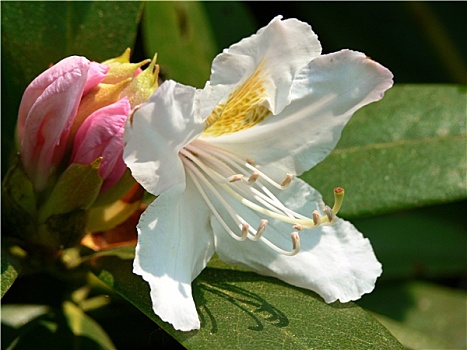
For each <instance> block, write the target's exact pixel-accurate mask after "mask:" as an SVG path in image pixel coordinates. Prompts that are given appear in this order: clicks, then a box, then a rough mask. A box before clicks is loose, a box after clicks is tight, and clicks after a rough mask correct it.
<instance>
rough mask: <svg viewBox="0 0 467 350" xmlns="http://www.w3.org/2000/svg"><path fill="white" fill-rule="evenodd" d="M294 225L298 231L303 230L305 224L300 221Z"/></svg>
mask: <svg viewBox="0 0 467 350" xmlns="http://www.w3.org/2000/svg"><path fill="white" fill-rule="evenodd" d="M292 227H293V228H294V229H296V230H297V231H303V226H302V225H300V224H298V223H297V224H294V225H293V226H292Z"/></svg>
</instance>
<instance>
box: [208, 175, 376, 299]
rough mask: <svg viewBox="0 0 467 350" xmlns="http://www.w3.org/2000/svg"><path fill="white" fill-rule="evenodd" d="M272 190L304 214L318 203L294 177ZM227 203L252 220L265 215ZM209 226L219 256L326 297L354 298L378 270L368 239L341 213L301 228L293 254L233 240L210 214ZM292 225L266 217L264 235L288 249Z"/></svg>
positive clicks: (317, 196) (367, 287)
mask: <svg viewBox="0 0 467 350" xmlns="http://www.w3.org/2000/svg"><path fill="white" fill-rule="evenodd" d="M275 194H276V195H277V196H278V197H279V199H281V200H282V202H283V203H284V204H285V205H286V206H287V207H288V208H290V209H294V210H296V211H297V212H300V213H302V214H304V215H306V214H308V215H311V212H312V211H313V210H314V209H317V210H320V209H322V208H323V204H322V202H321V196H320V194H319V193H318V192H317V191H316V190H314V189H313V188H311V187H310V186H308V185H307V184H306V183H304V182H303V181H301V180H299V179H295V180H294V181H293V182H292V184H291V185H290V186H289V187H288V188H287V189H286V190H285V191H283V192H282V193H275ZM231 204H232V205H233V206H234V207H235V209H236V210H237V211H238V212H239V213H240V214H241V215H242V216H243V217H244V218H246V219H247V220H248V222H249V223H250V224H251V225H254V224H255V223H257V224H259V220H260V219H264V217H262V216H259V215H258V214H257V213H255V212H253V211H251V210H249V209H246V208H245V207H243V208H242V205H240V204H233V202H231ZM212 226H213V230H214V235H215V236H216V240H215V242H216V252H217V253H218V254H219V257H220V258H221V259H222V260H223V261H225V262H227V263H231V264H237V265H241V266H244V267H248V268H250V269H252V270H254V271H256V272H258V273H260V274H263V275H267V276H273V277H277V278H279V279H281V280H283V281H285V282H287V283H289V284H292V285H294V286H298V287H302V288H306V289H309V290H312V291H315V292H316V293H318V294H320V295H321V296H322V297H323V298H324V300H325V301H326V302H328V303H330V302H333V301H335V300H340V301H341V302H348V301H350V300H356V299H359V298H360V297H361V295H362V294H364V293H369V292H371V291H372V290H373V288H374V285H375V282H376V279H377V277H378V276H379V275H380V274H381V271H382V270H381V264H380V263H379V262H378V260H377V259H376V257H375V255H374V252H373V249H372V247H371V245H370V242H369V241H368V240H367V239H365V238H364V237H363V236H362V234H361V233H360V232H359V231H358V230H357V229H356V228H355V227H354V226H352V224H350V223H349V222H346V221H344V220H342V219H337V220H336V222H335V223H334V224H333V225H329V226H321V227H319V228H317V229H313V230H304V231H302V232H300V242H301V250H300V252H299V253H298V254H297V255H295V256H285V255H281V254H279V253H276V252H275V251H273V250H272V249H271V248H269V247H268V246H266V245H265V244H264V243H262V242H254V241H250V240H246V241H243V242H237V241H235V240H233V239H231V238H230V237H229V236H228V235H227V234H226V233H225V232H224V231H223V229H222V227H221V226H220V225H219V224H218V222H217V221H216V219H212ZM292 231H294V230H293V228H292V227H291V225H290V224H284V223H282V222H279V221H277V220H269V224H268V226H267V228H266V230H265V232H264V234H263V236H264V237H265V238H267V239H269V240H270V241H271V242H273V243H275V244H276V245H277V246H279V247H280V248H283V249H287V250H292V243H291V240H290V233H291V232H292Z"/></svg>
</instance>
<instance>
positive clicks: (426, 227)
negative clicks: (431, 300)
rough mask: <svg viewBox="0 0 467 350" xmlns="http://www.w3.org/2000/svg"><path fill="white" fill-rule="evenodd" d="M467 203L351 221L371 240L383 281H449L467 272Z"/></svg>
mask: <svg viewBox="0 0 467 350" xmlns="http://www.w3.org/2000/svg"><path fill="white" fill-rule="evenodd" d="M464 214H465V203H463V204H462V203H452V204H445V205H440V206H435V207H428V208H421V209H416V210H410V211H406V212H403V213H399V214H392V215H382V216H376V217H371V218H360V219H354V220H352V223H353V224H354V225H355V226H356V227H357V228H358V230H359V231H361V232H362V233H363V234H364V235H365V236H366V237H368V238H369V239H370V241H371V244H372V246H373V248H374V250H375V253H376V256H377V257H378V259H379V260H380V262H381V263H382V264H383V275H382V278H383V279H396V278H398V279H400V278H410V277H424V278H450V277H454V276H459V275H462V274H465V273H466V272H467V267H466V264H465V242H466V238H465V224H464V222H463V216H464Z"/></svg>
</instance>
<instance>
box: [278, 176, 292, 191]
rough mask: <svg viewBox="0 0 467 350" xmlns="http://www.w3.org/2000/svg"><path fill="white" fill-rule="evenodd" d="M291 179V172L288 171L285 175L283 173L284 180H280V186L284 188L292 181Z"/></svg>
mask: <svg viewBox="0 0 467 350" xmlns="http://www.w3.org/2000/svg"><path fill="white" fill-rule="evenodd" d="M292 179H293V175H292V174H289V173H288V174H287V175H285V178H284V180H282V182H281V187H282V188H286V187H287V186H288V185H290V183H291V182H292Z"/></svg>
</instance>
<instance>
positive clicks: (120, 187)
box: [92, 168, 136, 208]
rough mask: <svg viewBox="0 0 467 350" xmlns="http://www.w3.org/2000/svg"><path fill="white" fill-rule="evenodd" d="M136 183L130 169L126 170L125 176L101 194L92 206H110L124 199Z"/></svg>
mask: <svg viewBox="0 0 467 350" xmlns="http://www.w3.org/2000/svg"><path fill="white" fill-rule="evenodd" d="M135 183H136V180H135V179H134V178H133V176H132V175H131V171H130V169H128V168H127V169H126V170H125V172H124V173H123V176H122V177H121V178H120V180H118V182H117V183H116V184H115V185H113V186H112V187H111V188H108V189H106V190H104V191H102V192H100V193H99V196H98V197H97V199H96V200H95V201H94V203H93V204H92V207H93V208H96V207H102V206H105V205H109V204H112V203H114V202H115V201H117V200H118V199H120V198H122V197H123V196H124V195H125V194H126V193H127V192H128V191H129V190H130V189H131V188H132V187H133V186H134V184H135Z"/></svg>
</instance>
